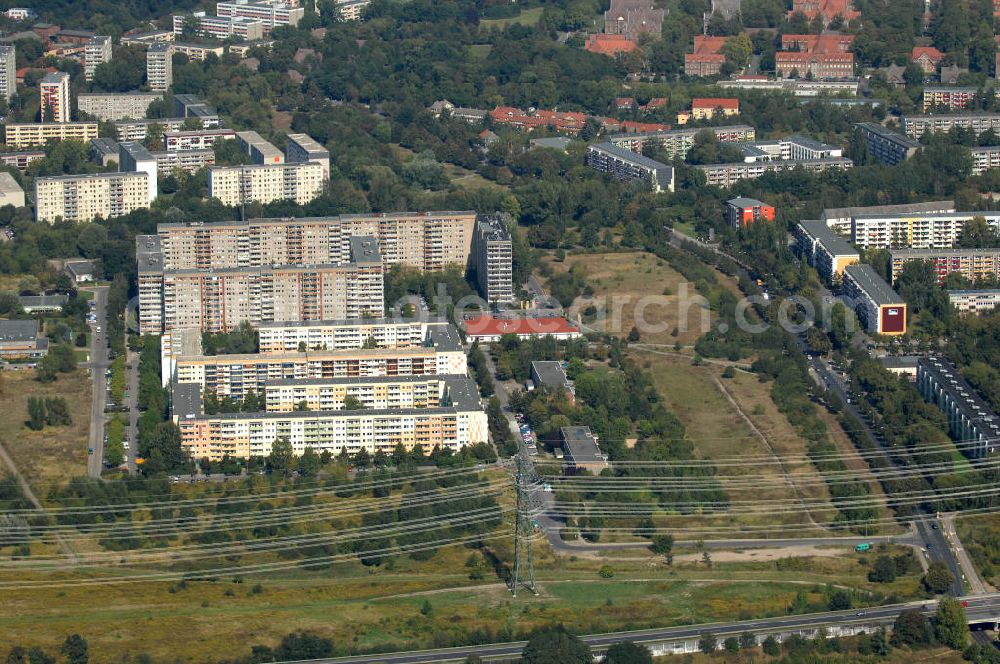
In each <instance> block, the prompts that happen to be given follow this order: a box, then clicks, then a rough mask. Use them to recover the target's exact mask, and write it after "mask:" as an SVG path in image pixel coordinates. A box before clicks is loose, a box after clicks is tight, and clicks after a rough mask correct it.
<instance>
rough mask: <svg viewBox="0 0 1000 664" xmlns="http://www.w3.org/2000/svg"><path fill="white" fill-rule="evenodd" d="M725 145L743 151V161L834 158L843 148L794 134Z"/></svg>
mask: <svg viewBox="0 0 1000 664" xmlns="http://www.w3.org/2000/svg"><path fill="white" fill-rule="evenodd" d="M725 145H727V146H730V147H734V148H736V149H738V150H740V151H741V152H743V155H744V156H743V161H745V162H747V163H753V162H759V161H789V160H800V161H809V160H816V159H836V158H839V157H843V156H844V150H843V149H842V148H840V147H837V146H836V145H830V144H829V143H821V142H820V141H817V140H815V139H812V138H809V137H807V136H801V135H799V134H795V135H793V136H788V137H786V138H781V139H774V140H766V141H744V142H739V141H726V142H725Z"/></svg>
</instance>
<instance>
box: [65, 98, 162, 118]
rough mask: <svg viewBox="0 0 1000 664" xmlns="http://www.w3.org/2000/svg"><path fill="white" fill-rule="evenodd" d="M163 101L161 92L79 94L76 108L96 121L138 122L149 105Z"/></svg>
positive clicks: (144, 114) (143, 116) (144, 115)
mask: <svg viewBox="0 0 1000 664" xmlns="http://www.w3.org/2000/svg"><path fill="white" fill-rule="evenodd" d="M160 99H163V93H162V92H139V91H133V92H81V93H80V94H78V95H77V97H76V107H77V109H79V110H80V111H82V112H84V113H86V114H88V115H92V116H93V117H95V118H97V119H98V120H105V121H107V122H113V121H115V120H138V119H141V118H145V117H146V112H147V111H148V110H149V105H150V104H152V103H153V102H154V101H158V100H160Z"/></svg>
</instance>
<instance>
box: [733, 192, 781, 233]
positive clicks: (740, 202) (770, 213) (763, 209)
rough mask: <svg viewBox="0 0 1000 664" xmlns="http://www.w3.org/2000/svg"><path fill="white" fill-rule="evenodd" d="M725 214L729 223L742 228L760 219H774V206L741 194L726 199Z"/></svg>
mask: <svg viewBox="0 0 1000 664" xmlns="http://www.w3.org/2000/svg"><path fill="white" fill-rule="evenodd" d="M725 216H726V223H727V224H729V225H730V226H732V227H733V228H742V227H744V226H749V225H750V224H752V223H755V222H758V221H774V206H773V205H768V204H767V203H762V202H761V201H758V200H757V199H756V198H745V197H742V196H741V197H738V198H732V199H730V200H728V201H726V214H725Z"/></svg>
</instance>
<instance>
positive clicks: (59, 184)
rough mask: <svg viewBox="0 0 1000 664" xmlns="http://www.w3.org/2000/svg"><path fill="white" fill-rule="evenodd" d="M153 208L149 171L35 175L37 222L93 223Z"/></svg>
mask: <svg viewBox="0 0 1000 664" xmlns="http://www.w3.org/2000/svg"><path fill="white" fill-rule="evenodd" d="M147 207H149V175H148V174H147V173H134V172H133V173H93V174H89V175H60V176H55V177H39V178H35V221H45V222H48V223H50V224H51V223H54V222H55V221H56V219H57V218H61V219H62V220H63V221H74V222H83V221H86V222H89V221H92V220H93V219H94V218H95V217H103V218H105V219H106V218H109V217H117V216H120V215H123V214H128V213H129V212H132V211H134V210H139V209H142V208H147Z"/></svg>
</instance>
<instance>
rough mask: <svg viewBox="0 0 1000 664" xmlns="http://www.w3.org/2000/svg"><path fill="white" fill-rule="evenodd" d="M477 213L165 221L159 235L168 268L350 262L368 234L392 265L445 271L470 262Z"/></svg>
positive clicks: (434, 212)
mask: <svg viewBox="0 0 1000 664" xmlns="http://www.w3.org/2000/svg"><path fill="white" fill-rule="evenodd" d="M476 217H477V215H476V213H475V212H471V211H460V212H453V211H431V212H393V213H371V214H347V215H340V216H335V217H301V218H294V217H293V218H271V219H249V220H246V221H221V222H213V223H203V222H186V223H176V224H160V225H159V226H157V233H158V234H159V236H160V239H161V241H162V243H163V257H164V263H165V266H166V268H167V269H210V268H214V267H247V266H260V265H288V264H293V263H342V262H346V261H348V260H349V257H350V244H349V240H350V238H351V237H354V236H363V235H365V236H372V237H374V238H375V239H376V240H377V241H378V244H379V250H380V252H381V254H382V260H383V261H384V262H385V263H386V264H387V265H396V264H402V265H407V266H411V267H415V268H418V269H420V270H425V271H428V272H437V271H441V270H444V269H445V268H446V267H448V266H450V265H458V266H461V267H463V268H464V267H466V266H467V265H468V264H469V257H470V252H471V249H472V235H473V232H474V228H475V223H476Z"/></svg>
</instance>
